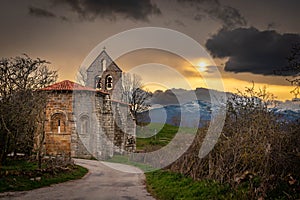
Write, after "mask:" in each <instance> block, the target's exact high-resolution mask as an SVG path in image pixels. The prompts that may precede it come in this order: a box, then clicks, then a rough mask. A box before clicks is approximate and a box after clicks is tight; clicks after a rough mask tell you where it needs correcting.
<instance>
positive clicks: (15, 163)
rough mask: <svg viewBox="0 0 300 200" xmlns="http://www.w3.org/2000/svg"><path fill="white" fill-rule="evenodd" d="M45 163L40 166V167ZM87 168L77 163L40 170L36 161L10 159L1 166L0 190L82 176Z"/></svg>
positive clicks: (23, 187) (26, 187) (53, 182)
mask: <svg viewBox="0 0 300 200" xmlns="http://www.w3.org/2000/svg"><path fill="white" fill-rule="evenodd" d="M44 167H45V165H43V166H42V169H43V168H44ZM87 172H88V170H87V169H86V168H84V167H81V166H78V165H72V166H68V167H67V168H66V170H61V171H55V172H54V173H51V172H41V171H40V170H38V165H37V162H31V161H26V160H10V161H8V162H7V163H6V164H5V165H3V166H2V169H1V176H0V192H7V191H24V190H32V189H36V188H40V187H44V186H49V185H51V184H55V183H62V182H65V181H69V180H74V179H80V178H82V177H83V176H84V175H85V174H86V173H87Z"/></svg>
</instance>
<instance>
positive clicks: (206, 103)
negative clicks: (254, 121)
mask: <svg viewBox="0 0 300 200" xmlns="http://www.w3.org/2000/svg"><path fill="white" fill-rule="evenodd" d="M215 94H218V92H217V93H215ZM226 95H227V96H230V95H231V93H226ZM195 98H196V99H195ZM179 102H180V103H179ZM151 104H152V105H153V106H152V107H151V109H150V110H149V111H147V112H144V113H142V114H140V119H142V121H143V122H147V123H149V122H150V121H151V122H155V123H162V124H164V123H167V124H171V125H177V126H178V125H181V126H187V127H195V126H197V125H198V126H199V127H201V126H203V125H204V124H206V123H208V122H209V121H210V119H211V113H212V106H211V103H210V95H209V90H208V89H205V88H198V89H197V90H195V91H193V90H183V89H176V90H175V89H174V90H167V91H165V92H162V91H160V92H156V93H154V96H153V98H152V99H151ZM271 110H272V111H273V112H274V113H275V114H276V115H278V116H279V117H280V120H283V121H296V120H300V102H292V101H287V102H278V106H277V107H275V108H272V109H271ZM199 121H200V123H199ZM198 123H199V124H198Z"/></svg>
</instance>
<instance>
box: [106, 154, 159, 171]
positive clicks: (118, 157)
mask: <svg viewBox="0 0 300 200" xmlns="http://www.w3.org/2000/svg"><path fill="white" fill-rule="evenodd" d="M106 161H107V162H112V163H121V164H126V165H131V166H134V167H137V168H140V169H141V170H142V171H144V172H148V171H153V170H155V169H154V168H153V167H151V166H149V165H147V164H143V163H138V162H133V161H131V160H130V158H129V156H127V155H124V156H123V155H114V156H113V157H112V158H110V159H108V160H106Z"/></svg>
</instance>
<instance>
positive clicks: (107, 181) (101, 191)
mask: <svg viewBox="0 0 300 200" xmlns="http://www.w3.org/2000/svg"><path fill="white" fill-rule="evenodd" d="M75 163H76V164H78V165H81V166H83V167H86V168H88V169H89V172H88V174H87V175H85V176H84V177H83V178H82V179H79V180H75V181H68V182H65V183H60V184H55V185H52V186H50V187H44V188H39V189H35V190H31V191H24V192H7V193H2V194H0V199H22V200H27V199H28V200H40V199H41V200H42V199H43V200H44V199H46V200H47V199H49V200H50V199H51V200H56V199H57V200H58V199H62V200H63V199H73V200H83V199H100V200H115V199H116V200H118V199H120V200H139V199H143V200H144V199H145V200H155V199H154V198H153V197H152V196H150V194H149V193H148V192H147V191H146V188H145V184H144V181H145V176H144V174H143V173H138V172H141V171H140V169H138V168H135V167H132V166H128V165H122V164H114V163H107V162H99V161H94V160H82V159H75ZM113 168H115V169H117V168H119V169H121V170H122V171H127V172H121V171H119V170H115V169H113ZM129 172H136V173H129Z"/></svg>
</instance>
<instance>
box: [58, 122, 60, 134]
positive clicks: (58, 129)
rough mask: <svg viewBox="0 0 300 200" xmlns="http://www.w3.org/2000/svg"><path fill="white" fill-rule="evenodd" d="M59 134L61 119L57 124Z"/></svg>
mask: <svg viewBox="0 0 300 200" xmlns="http://www.w3.org/2000/svg"><path fill="white" fill-rule="evenodd" d="M57 132H58V133H60V119H59V120H58V122H57Z"/></svg>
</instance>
